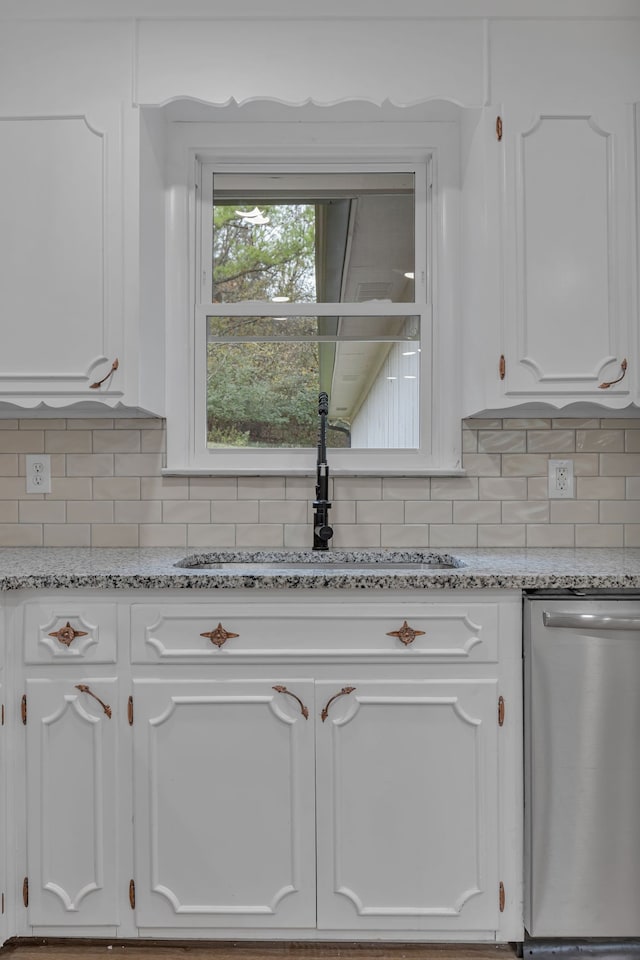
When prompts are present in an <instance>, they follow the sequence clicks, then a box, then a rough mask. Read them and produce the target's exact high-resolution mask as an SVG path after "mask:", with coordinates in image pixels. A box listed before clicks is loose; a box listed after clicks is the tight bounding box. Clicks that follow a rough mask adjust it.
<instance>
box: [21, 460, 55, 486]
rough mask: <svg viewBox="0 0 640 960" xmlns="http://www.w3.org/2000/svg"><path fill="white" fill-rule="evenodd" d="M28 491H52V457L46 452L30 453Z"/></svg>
mask: <svg viewBox="0 0 640 960" xmlns="http://www.w3.org/2000/svg"><path fill="white" fill-rule="evenodd" d="M25 461H26V466H27V493H51V457H50V456H49V455H48V454H46V453H28V454H27V455H26V457H25Z"/></svg>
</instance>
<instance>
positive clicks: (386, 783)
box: [316, 680, 499, 932]
mask: <svg viewBox="0 0 640 960" xmlns="http://www.w3.org/2000/svg"><path fill="white" fill-rule="evenodd" d="M336 694H337V697H336ZM316 701H317V703H318V710H319V709H320V704H323V705H324V704H327V703H328V704H329V706H328V709H327V710H326V712H325V714H324V715H325V717H326V719H325V720H322V719H320V718H317V728H318V738H317V783H318V796H317V805H318V837H319V843H318V926H319V928H321V929H336V930H338V929H353V930H363V931H364V930H371V929H376V930H405V931H420V930H425V931H438V930H439V931H443V932H444V931H446V932H450V931H454V930H460V931H483V930H496V929H497V928H498V926H499V876H498V828H497V807H498V804H497V799H498V797H497V783H498V780H497V683H496V681H495V680H442V681H439V680H428V681H427V680H425V681H404V682H403V681H395V682H384V681H380V682H374V681H366V682H359V681H357V680H355V681H353V683H352V684H351V685H349V686H345V687H343V688H341V687H340V686H339V685H337V684H335V683H324V682H323V683H319V684H318V690H317V693H316Z"/></svg>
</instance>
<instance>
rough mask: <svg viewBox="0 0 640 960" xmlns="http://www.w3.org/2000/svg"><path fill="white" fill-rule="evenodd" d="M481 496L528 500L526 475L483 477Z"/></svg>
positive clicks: (495, 498)
mask: <svg viewBox="0 0 640 960" xmlns="http://www.w3.org/2000/svg"><path fill="white" fill-rule="evenodd" d="M479 497H480V499H481V500H526V498H527V481H526V479H525V478H524V477H486V478H481V480H480V487H479Z"/></svg>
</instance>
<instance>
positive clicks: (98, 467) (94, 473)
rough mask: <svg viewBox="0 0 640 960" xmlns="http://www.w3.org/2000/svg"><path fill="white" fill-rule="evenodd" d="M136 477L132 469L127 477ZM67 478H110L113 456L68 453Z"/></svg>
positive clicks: (109, 454)
mask: <svg viewBox="0 0 640 960" xmlns="http://www.w3.org/2000/svg"><path fill="white" fill-rule="evenodd" d="M131 474H133V475H137V471H136V470H135V469H133V465H132V469H131V470H130V471H129V474H128V475H131ZM67 476H68V477H112V476H113V454H111V453H69V454H67Z"/></svg>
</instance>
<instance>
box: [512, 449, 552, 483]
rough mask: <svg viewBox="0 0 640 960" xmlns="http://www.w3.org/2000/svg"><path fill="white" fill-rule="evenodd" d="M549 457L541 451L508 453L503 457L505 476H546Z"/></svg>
mask: <svg viewBox="0 0 640 960" xmlns="http://www.w3.org/2000/svg"><path fill="white" fill-rule="evenodd" d="M548 462H549V458H548V457H547V456H545V455H544V454H541V453H520V454H518V453H508V454H505V456H504V457H503V458H502V476H503V477H546V476H547V470H548V466H547V464H548Z"/></svg>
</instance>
